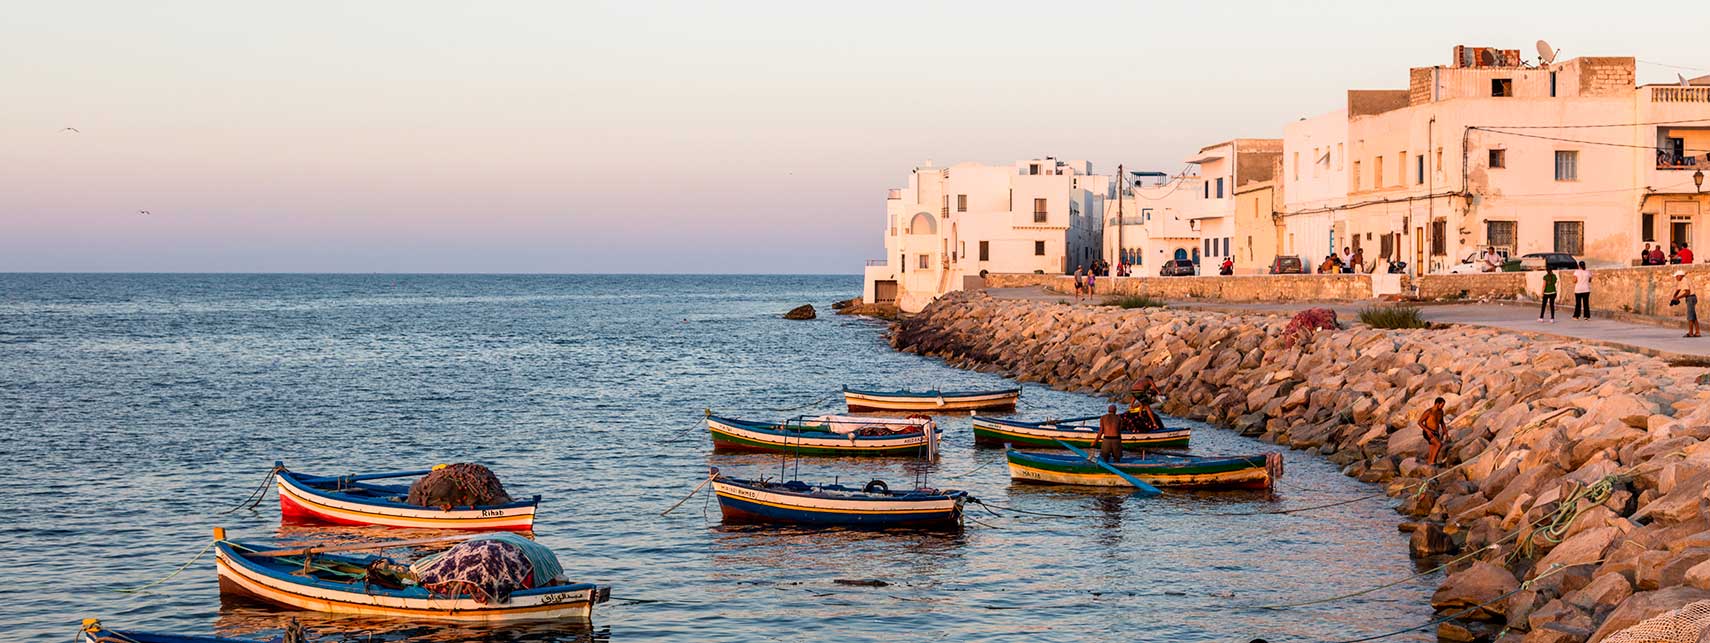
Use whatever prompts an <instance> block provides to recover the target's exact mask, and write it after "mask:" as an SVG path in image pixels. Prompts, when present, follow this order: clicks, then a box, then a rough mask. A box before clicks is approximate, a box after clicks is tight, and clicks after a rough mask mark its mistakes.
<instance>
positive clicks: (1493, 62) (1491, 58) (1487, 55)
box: [1478, 49, 1502, 67]
mask: <svg viewBox="0 0 1710 643" xmlns="http://www.w3.org/2000/svg"><path fill="white" fill-rule="evenodd" d="M1478 56H1479V58H1480V59H1481V60H1482V61H1483V62H1484V65H1485V66H1486V67H1496V66H1499V65H1501V64H1502V63H1501V62H1498V61H1497V59H1496V52H1495V51H1492V50H1489V49H1480V50H1478Z"/></svg>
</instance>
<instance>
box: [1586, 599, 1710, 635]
mask: <svg viewBox="0 0 1710 643" xmlns="http://www.w3.org/2000/svg"><path fill="white" fill-rule="evenodd" d="M1706 631H1710V601H1698V602H1696V603H1687V604H1686V605H1685V606H1683V607H1681V608H1680V609H1677V610H1674V611H1671V612H1663V613H1661V614H1658V615H1656V616H1653V617H1650V618H1648V619H1645V620H1643V621H1639V622H1638V623H1634V624H1633V625H1631V626H1629V627H1627V628H1626V629H1624V630H1621V631H1619V632H1616V633H1614V634H1610V635H1609V636H1607V637H1604V639H1603V643H1698V641H1702V640H1704V638H1703V637H1704V635H1705V633H1706Z"/></svg>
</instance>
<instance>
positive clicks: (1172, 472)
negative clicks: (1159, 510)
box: [1005, 449, 1283, 489]
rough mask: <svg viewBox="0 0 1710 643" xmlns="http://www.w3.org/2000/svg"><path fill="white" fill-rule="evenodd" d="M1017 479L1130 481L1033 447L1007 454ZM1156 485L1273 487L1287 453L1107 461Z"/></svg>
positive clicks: (1156, 455) (1155, 456) (1068, 482)
mask: <svg viewBox="0 0 1710 643" xmlns="http://www.w3.org/2000/svg"><path fill="white" fill-rule="evenodd" d="M1005 455H1006V458H1007V459H1008V461H1009V476H1010V479H1012V480H1014V481H1016V482H1034V483H1042V484H1063V485H1081V486H1090V487H1126V486H1130V484H1131V483H1130V482H1129V481H1127V480H1125V479H1124V478H1123V477H1122V476H1119V475H1117V474H1115V473H1112V472H1110V471H1109V470H1106V469H1105V468H1104V467H1102V466H1100V463H1099V462H1096V461H1094V460H1092V459H1090V458H1088V457H1085V456H1081V455H1071V454H1065V453H1039V452H1034V451H1017V450H1015V449H1009V450H1008V451H1007V452H1006V454H1005ZM1107 464H1109V465H1111V466H1114V467H1116V468H1117V469H1118V470H1121V471H1122V472H1123V473H1126V474H1128V475H1130V476H1132V477H1134V478H1138V479H1139V480H1141V481H1143V482H1146V483H1147V484H1151V485H1153V486H1156V487H1172V488H1178V489H1269V488H1271V485H1273V484H1275V483H1276V480H1277V478H1280V477H1282V473H1283V463H1282V455H1281V454H1278V453H1266V454H1262V455H1246V456H1213V457H1206V456H1190V455H1174V454H1165V453H1157V452H1152V453H1148V454H1147V455H1145V456H1144V457H1126V456H1125V457H1123V458H1122V459H1121V460H1118V461H1116V462H1110V463H1107Z"/></svg>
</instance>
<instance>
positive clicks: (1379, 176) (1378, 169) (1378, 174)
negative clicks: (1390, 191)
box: [1372, 156, 1383, 190]
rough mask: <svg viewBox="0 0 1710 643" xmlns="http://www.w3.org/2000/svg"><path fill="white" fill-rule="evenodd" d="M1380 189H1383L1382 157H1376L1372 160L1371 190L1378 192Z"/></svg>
mask: <svg viewBox="0 0 1710 643" xmlns="http://www.w3.org/2000/svg"><path fill="white" fill-rule="evenodd" d="M1382 188H1383V157H1382V156H1378V157H1374V158H1373V159H1372V189H1373V190H1378V189H1382Z"/></svg>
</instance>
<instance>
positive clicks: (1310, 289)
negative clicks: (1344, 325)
mask: <svg viewBox="0 0 1710 643" xmlns="http://www.w3.org/2000/svg"><path fill="white" fill-rule="evenodd" d="M1095 285H1096V287H1097V289H1098V294H1099V295H1101V296H1102V295H1147V296H1151V297H1157V298H1160V299H1174V300H1180V299H1219V300H1223V301H1331V300H1356V299H1368V298H1370V297H1371V296H1372V280H1371V276H1370V275H1234V276H1228V277H1224V276H1211V277H1119V278H1110V277H1099V278H1098V279H1097V280H1096V284H1095ZM986 286H987V287H991V288H1019V287H1028V286H1041V287H1044V288H1046V289H1049V290H1053V291H1056V292H1060V293H1073V292H1074V291H1075V278H1074V277H1072V276H1065V275H1018V274H995V273H994V274H988V275H986Z"/></svg>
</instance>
